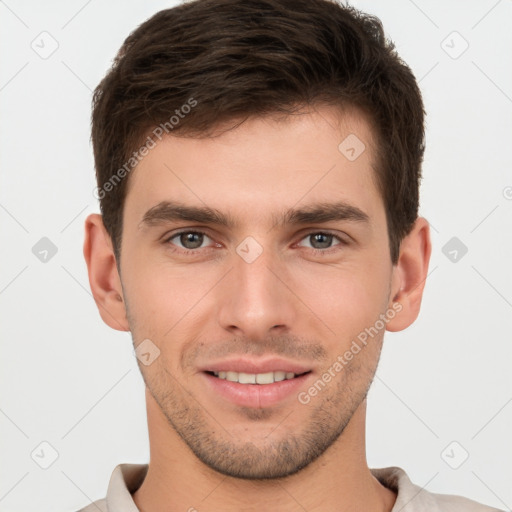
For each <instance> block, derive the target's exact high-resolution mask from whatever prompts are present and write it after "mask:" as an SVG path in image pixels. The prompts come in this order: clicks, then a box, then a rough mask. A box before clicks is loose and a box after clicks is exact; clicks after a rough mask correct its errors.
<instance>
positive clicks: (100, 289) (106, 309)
mask: <svg viewBox="0 0 512 512" xmlns="http://www.w3.org/2000/svg"><path fill="white" fill-rule="evenodd" d="M84 257H85V261H86V263H87V270H88V273H89V284H90V286H91V291H92V295H93V297H94V300H95V302H96V305H97V306H98V309H99V312H100V315H101V318H102V319H103V321H104V322H105V323H106V324H107V325H108V326H109V327H112V329H116V330H118V331H129V330H130V328H129V324H128V320H127V317H126V309H125V304H124V299H123V289H122V286H121V279H120V277H119V273H118V271H117V266H116V259H115V255H114V249H113V246H112V241H111V239H110V235H109V234H108V233H107V230H106V229H105V226H104V225H103V218H102V216H101V215H99V214H97V213H93V214H91V215H89V216H88V217H87V219H86V220H85V241H84Z"/></svg>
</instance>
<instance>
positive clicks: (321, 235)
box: [313, 233, 333, 249]
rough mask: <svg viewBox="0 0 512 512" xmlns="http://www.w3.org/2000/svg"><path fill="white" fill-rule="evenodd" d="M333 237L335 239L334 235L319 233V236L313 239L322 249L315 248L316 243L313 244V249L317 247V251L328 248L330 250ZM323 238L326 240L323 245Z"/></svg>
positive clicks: (314, 236) (316, 235)
mask: <svg viewBox="0 0 512 512" xmlns="http://www.w3.org/2000/svg"><path fill="white" fill-rule="evenodd" d="M332 237H333V235H328V234H326V233H317V234H315V235H313V239H314V240H315V243H316V242H320V246H321V247H315V243H313V247H315V249H326V248H328V247H329V245H330V242H331V239H332ZM322 238H324V242H323V243H322Z"/></svg>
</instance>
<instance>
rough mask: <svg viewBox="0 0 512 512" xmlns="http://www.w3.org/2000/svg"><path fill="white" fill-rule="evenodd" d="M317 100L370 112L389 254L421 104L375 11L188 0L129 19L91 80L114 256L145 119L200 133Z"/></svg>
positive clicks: (400, 227)
mask: <svg viewBox="0 0 512 512" xmlns="http://www.w3.org/2000/svg"><path fill="white" fill-rule="evenodd" d="M318 103H327V104H330V105H338V106H340V107H341V108H342V107H356V108H358V109H359V110H360V111H361V112H365V113H366V114H367V115H368V116H369V118H370V119H371V121H372V123H371V124H372V128H373V131H374V135H375V138H376V140H377V151H376V158H377V164H376V175H377V176H376V178H377V183H378V185H379V189H380V192H381V194H382V197H383V201H384V205H385V208H386V216H387V224H388V233H389V241H390V248H391V260H392V262H393V263H396V262H397V260H398V255H399V249H400V242H401V240H402V239H403V237H404V236H406V235H407V234H408V233H409V232H410V230H411V228H412V225H413V224H414V221H415V220H416V218H417V216H418V201H419V183H420V179H421V163H422V160H423V153H424V147H425V145H424V114H425V113H424V108H423V101H422V97H421V93H420V90H419V87H418V85H417V83H416V80H415V78H414V75H413V74H412V72H411V70H410V69H409V67H408V66H407V65H406V64H405V63H404V62H403V61H402V60H401V59H400V57H399V56H398V55H397V53H396V51H395V47H394V44H393V43H392V42H391V41H390V40H388V39H387V38H386V37H385V35H384V31H383V28H382V24H381V22H380V20H379V19H378V18H377V17H375V16H372V15H368V14H365V13H362V12H360V11H358V10H356V9H355V8H353V7H351V6H345V5H340V4H339V3H337V2H335V1H334V0H332V1H331V0H244V1H240V0H192V1H188V2H186V3H182V4H180V5H178V6H176V7H174V8H171V9H166V10H163V11H160V12H158V13H157V14H155V15H154V16H152V17H151V18H150V19H148V20H147V21H145V22H144V23H142V24H141V25H140V26H139V27H138V28H137V29H136V30H134V31H133V32H132V33H131V34H130V35H129V36H128V38H127V39H126V40H125V41H124V43H123V45H122V47H121V48H120V50H119V52H118V54H117V56H116V57H115V59H114V62H113V64H112V67H111V69H110V70H109V71H108V73H107V74H106V76H105V77H104V78H103V80H102V81H101V82H100V84H99V85H98V86H97V87H96V89H95V91H94V96H93V111H92V137H91V138H92V143H93V149H94V159H95V166H96V179H97V183H98V189H97V191H98V196H97V197H99V199H100V207H101V212H102V215H103V222H104V225H105V228H106V230H107V232H108V233H109V235H110V237H111V239H112V242H113V246H114V251H115V254H116V258H117V261H118V264H119V255H120V249H121V233H122V218H123V217H122V214H123V206H124V199H125V197H126V187H127V181H128V174H129V172H130V170H131V169H132V168H134V167H135V166H136V164H137V161H138V160H139V158H140V157H141V155H142V154H143V153H144V148H146V151H147V149H148V147H149V141H150V139H151V140H153V139H152V137H148V132H149V130H151V129H154V128H155V127H158V126H160V127H161V129H160V130H162V129H163V128H165V132H166V133H170V134H172V133H177V132H180V135H181V136H183V135H187V136H201V135H204V134H206V133H208V132H209V131H211V130H212V129H213V128H214V127H215V126H218V125H219V124H220V123H222V122H225V121H230V120H234V119H239V118H241V117H244V118H248V117H250V116H262V115H265V114H276V113H284V114H288V113H293V111H294V110H296V106H297V105H305V106H308V105H316V104H318ZM185 107H187V108H185ZM181 114H184V115H181ZM173 118H174V119H173ZM176 120H177V121H176ZM152 133H154V134H155V133H156V134H159V133H160V132H159V131H158V128H157V129H156V130H154V131H153V132H152ZM138 148H139V151H136V150H137V149H138Z"/></svg>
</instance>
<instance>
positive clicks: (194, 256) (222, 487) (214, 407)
mask: <svg viewBox="0 0 512 512" xmlns="http://www.w3.org/2000/svg"><path fill="white" fill-rule="evenodd" d="M349 134H356V135H357V137H358V138H359V139H360V140H361V141H363V142H364V144H365V146H366V149H365V151H364V152H363V153H362V154H361V155H360V156H359V157H358V158H357V159H356V160H354V161H349V160H348V159H347V158H346V157H345V156H344V155H343V154H342V153H341V152H340V151H339V150H338V145H339V144H340V142H341V141H343V140H344V139H345V137H347V135H349ZM373 147H374V145H373V140H372V132H371V129H370V126H369V124H368V123H367V122H366V121H365V119H364V118H363V117H362V115H361V114H359V113H358V112H357V111H351V112H349V111H345V112H344V113H343V114H341V113H340V112H339V111H337V110H334V109H333V108H332V107H326V106H319V107H317V108H315V109H310V110H309V111H308V112H305V113H303V114H302V115H296V116H290V117H285V118H279V119H277V118H274V117H271V116H267V117H259V118H250V119H248V120H246V121H245V122H244V123H242V124H241V125H240V126H238V127H237V128H235V129H234V130H231V131H226V132H224V133H221V134H219V135H218V136H217V137H214V138H202V139H195V138H183V137H181V138H180V137H177V136H170V135H169V136H167V138H165V139H164V140H163V141H162V142H160V143H158V144H157V146H156V147H155V148H154V149H152V150H151V151H150V152H149V154H148V155H147V156H146V157H145V158H144V159H143V160H142V161H141V162H140V163H139V164H138V166H137V168H136V169H135V171H133V172H132V175H131V176H130V177H129V180H130V181H129V187H128V192H127V196H126V202H125V207H124V212H123V216H124V217H123V219H124V221H123V222H124V224H123V232H122V248H121V259H120V262H119V268H118V266H117V265H116V261H115V257H114V252H113V248H112V243H111V240H110V238H109V236H108V235H107V233H106V231H105V229H104V226H103V223H102V219H101V216H100V215H98V214H92V215H90V216H89V217H88V218H87V220H86V224H85V228H86V230H85V231H86V236H85V244H84V255H85V258H86V262H87V266H88V270H89V280H90V285H91V289H92V293H93V296H94V299H95V301H96V303H97V305H98V308H99V311H100V314H101V316H102V318H103V320H104V321H105V322H106V323H107V324H108V325H109V326H110V327H112V328H114V329H118V330H124V331H131V334H132V337H133V341H134V345H135V346H138V344H139V343H141V342H142V341H143V340H145V339H150V340H151V342H152V343H154V344H155V345H156V346H157V347H158V349H159V350H160V355H159V356H158V357H157V358H156V359H155V360H154V361H153V362H152V363H151V364H150V365H147V366H146V365H144V364H142V363H141V362H140V361H139V367H140V370H141V372H142V375H143V377H144V381H145V383H146V403H147V415H148V426H149V438H150V463H149V470H148V474H147V476H146V478H145V480H144V482H143V484H142V485H141V487H140V488H139V489H138V490H137V491H136V492H135V493H134V495H133V497H134V501H135V503H136V505H137V507H138V508H139V509H140V510H142V511H144V512H151V511H159V510H194V509H197V510H200V511H217V510H224V511H228V512H229V511H235V510H236V511H240V510H244V511H256V510H258V511H260V510H270V509H273V510H279V511H283V512H286V511H292V510H293V511H295V510H303V509H306V510H308V511H310V512H313V511H320V510H321V511H324V512H329V511H332V512H334V511H336V512H340V511H349V510H350V511H353V510H374V511H390V510H391V509H392V507H393V504H394V502H395V499H396V494H395V493H394V492H393V491H392V490H390V489H387V488H386V487H384V486H383V485H381V484H380V483H379V482H378V481H377V479H376V478H375V477H373V475H372V474H371V473H370V470H369V468H368V465H367V461H366V451H365V421H366V394H367V391H368V388H369V386H370V384H371V382H372V379H373V376H374V374H375V371H376V368H377V364H378V360H379V356H380V351H381V347H382V341H383V335H384V331H385V330H386V329H387V330H389V331H399V330H402V329H405V328H406V327H408V326H409V325H410V324H411V323H412V322H413V321H414V320H415V319H416V317H417V315H418V313H419V309H420V304H421V297H422V293H423V286H424V283H425V279H426V275H427V269H428V262H429V258H430V252H431V244H430V236H429V229H428V223H427V221H426V220H425V219H423V218H418V219H417V221H416V223H415V225H414V227H413V229H412V231H411V232H410V234H409V235H408V236H407V237H406V238H405V239H404V240H403V241H402V244H401V248H400V257H399V261H398V263H397V264H396V265H393V264H392V262H391V259H390V251H389V240H388V234H387V225H386V215H385V209H384V203H383V200H382V197H381V195H380V193H379V190H378V188H377V186H376V183H375V171H374V169H373V168H372V164H373V161H372V155H373V154H374V151H373ZM173 200H179V201H181V202H182V203H185V204H187V205H192V206H198V207H203V206H208V207H210V208H215V209H218V210H219V211H221V212H223V213H225V214H229V215H231V216H232V218H233V219H234V220H236V225H235V226H231V227H226V226H222V225H215V224H204V223H197V222H191V221H183V220H180V221H165V222H160V223H156V224H153V225H145V224H144V223H142V224H141V221H142V219H143V217H144V214H145V213H146V212H147V211H148V210H149V209H151V208H152V207H154V206H155V205H157V204H159V203H160V202H162V201H173ZM340 200H342V201H344V202H346V203H349V204H350V205H353V206H355V207H357V208H359V209H360V210H362V211H363V212H364V213H365V214H366V215H367V216H368V221H367V222H364V221H357V220H349V219H345V220H337V221H329V222H324V223H321V222H314V223H310V224H305V225H300V226H297V225H287V224H277V223H276V222H275V219H276V218H278V216H279V214H280V213H282V212H283V210H286V209H288V208H298V207H305V206H307V205H310V204H313V203H319V202H335V201H340ZM184 228H186V229H189V230H190V231H193V232H194V231H197V230H200V231H203V232H205V233H206V235H207V236H205V237H204V238H201V237H199V241H197V240H196V241H195V245H194V244H191V243H188V244H187V239H186V238H185V240H183V237H180V236H177V237H176V236H173V235H175V233H176V232H178V231H179V230H183V229H184ZM324 232H327V233H328V234H334V235H335V236H339V237H340V240H342V241H343V243H341V242H340V240H338V239H337V238H336V237H333V238H332V239H331V238H327V239H321V240H320V241H318V240H317V239H316V238H315V236H313V235H314V234H315V233H324ZM248 236H251V237H253V238H254V239H255V240H256V241H257V242H258V243H259V244H260V246H261V248H262V250H263V251H262V253H261V254H260V255H259V257H257V258H256V259H255V261H253V262H252V263H248V262H247V261H245V260H244V259H243V258H242V257H240V256H239V254H238V253H237V252H236V249H237V246H239V244H240V243H241V242H242V241H243V240H244V239H245V238H246V237H248ZM322 244H323V245H322ZM194 247H197V248H194ZM314 248H317V249H319V251H318V252H317V253H315V252H314ZM180 251H181V252H180ZM187 251H188V253H189V254H188V255H186V254H184V253H185V252H187ZM321 251H324V254H323V255H321V254H319V252H321ZM397 303H398V304H399V305H400V307H401V310H400V312H399V313H398V314H395V315H393V318H392V319H390V320H389V321H388V322H387V324H386V325H385V328H383V329H380V330H379V332H378V334H377V335H375V336H373V337H371V338H369V339H368V343H367V345H365V346H364V348H363V349H362V350H361V351H360V352H359V353H357V354H356V355H354V357H353V359H352V360H351V361H350V362H349V363H348V364H347V365H346V366H344V368H343V370H342V371H339V372H337V373H336V374H335V377H333V378H332V379H331V381H330V382H329V383H328V384H327V385H326V386H325V387H323V388H322V390H321V391H319V392H318V393H317V394H316V396H312V397H311V400H310V401H309V403H307V404H304V403H301V402H300V401H299V400H298V399H297V395H296V394H295V393H294V394H293V395H290V396H288V397H286V398H285V399H283V400H281V401H280V402H278V403H277V404H275V405H272V406H268V407H241V406H239V405H235V404H233V403H232V402H231V401H229V400H226V399H225V398H223V397H221V396H219V395H218V394H217V393H215V392H214V391H212V389H211V388H210V387H209V386H208V385H207V384H206V383H205V376H204V374H203V372H202V371H201V370H200V368H203V367H204V366H205V365H208V364H209V363H212V362H214V361H217V360H219V359H220V360H222V359H223V358H226V357H228V356H229V357H231V356H233V355H239V356H241V357H242V356H243V357H245V358H249V359H257V360H261V359H262V358H265V357H267V356H269V355H279V356H281V357H284V358H286V359H287V360H290V361H298V362H300V363H302V364H305V365H307V366H308V368H310V369H311V373H310V374H309V375H308V376H307V378H306V380H305V381H304V385H303V387H302V388H301V390H302V391H306V392H307V390H308V389H309V388H310V387H311V385H312V384H314V383H315V381H317V380H318V379H319V378H321V377H322V375H323V373H324V372H326V371H328V369H329V368H332V365H333V363H334V362H335V361H336V360H337V357H338V356H339V355H340V354H344V353H345V352H346V351H347V350H349V349H350V347H351V343H352V341H353V340H355V339H357V336H358V334H359V333H361V332H362V331H364V330H365V328H369V327H370V326H374V325H375V324H376V320H377V319H378V318H379V315H381V314H386V312H387V311H389V310H390V309H393V304H395V307H396V304H397ZM331 371H332V370H331Z"/></svg>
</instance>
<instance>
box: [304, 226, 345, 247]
mask: <svg viewBox="0 0 512 512" xmlns="http://www.w3.org/2000/svg"><path fill="white" fill-rule="evenodd" d="M302 240H310V241H311V246H310V247H311V248H312V249H313V250H314V251H315V252H330V251H327V250H326V249H332V248H333V246H332V242H333V240H337V241H338V242H339V243H337V244H335V245H334V247H335V246H336V245H346V242H345V240H343V239H342V238H340V237H339V236H336V235H333V234H331V233H325V232H323V231H315V232H313V233H309V234H307V235H306V236H305V237H304V238H303V239H302ZM298 245H299V246H302V247H304V245H303V244H302V243H299V244H298ZM306 247H307V246H306Z"/></svg>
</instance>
